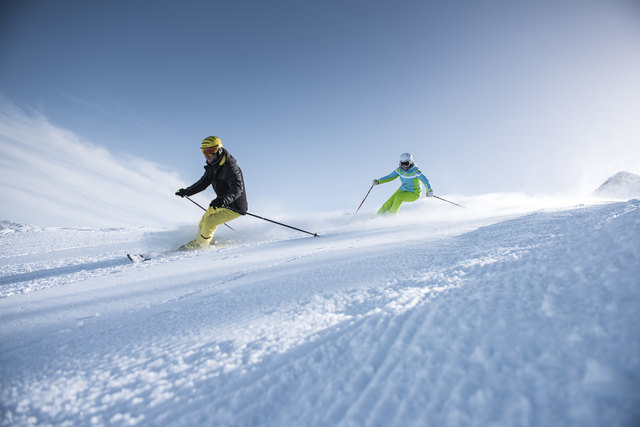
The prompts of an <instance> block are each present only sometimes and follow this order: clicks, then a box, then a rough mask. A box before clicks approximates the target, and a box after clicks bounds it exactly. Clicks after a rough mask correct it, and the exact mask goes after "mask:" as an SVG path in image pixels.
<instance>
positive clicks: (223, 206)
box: [176, 136, 248, 249]
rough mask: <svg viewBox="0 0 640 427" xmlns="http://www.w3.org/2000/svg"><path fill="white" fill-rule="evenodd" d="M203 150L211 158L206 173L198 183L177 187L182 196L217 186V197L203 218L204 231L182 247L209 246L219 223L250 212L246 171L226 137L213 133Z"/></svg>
mask: <svg viewBox="0 0 640 427" xmlns="http://www.w3.org/2000/svg"><path fill="white" fill-rule="evenodd" d="M200 150H202V154H204V156H205V158H206V159H207V164H206V166H205V167H204V175H202V178H200V179H199V180H198V181H197V182H196V183H194V184H193V185H191V186H190V187H187V188H181V189H179V190H178V191H176V195H177V196H180V197H185V196H191V195H193V194H196V193H199V192H201V191H203V190H205V189H206V188H207V187H208V186H209V185H211V186H213V190H214V191H215V192H216V198H215V199H213V200H212V201H211V203H210V204H209V209H207V211H206V212H205V213H204V215H203V216H202V219H201V220H200V225H199V227H200V232H199V233H198V236H197V237H196V238H195V239H193V240H192V241H190V242H188V243H186V244H185V245H184V246H182V247H180V249H200V248H205V247H207V246H209V244H211V242H212V241H213V234H214V233H215V232H216V229H217V228H218V226H220V225H222V224H224V223H225V222H229V221H231V220H233V219H236V218H238V217H239V216H240V215H244V214H245V213H246V212H247V209H248V206H247V195H246V192H245V188H244V178H243V177H242V171H241V170H240V167H239V166H238V164H237V163H236V159H234V158H233V156H232V155H231V154H229V153H228V152H227V150H225V149H224V148H223V147H222V140H220V138H218V137H217V136H209V137H207V138H205V139H203V140H202V144H201V145H200Z"/></svg>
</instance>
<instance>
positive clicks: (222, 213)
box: [184, 207, 240, 249]
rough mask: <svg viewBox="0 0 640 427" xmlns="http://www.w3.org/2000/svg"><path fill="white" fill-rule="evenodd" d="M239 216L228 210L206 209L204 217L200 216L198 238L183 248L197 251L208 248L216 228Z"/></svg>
mask: <svg viewBox="0 0 640 427" xmlns="http://www.w3.org/2000/svg"><path fill="white" fill-rule="evenodd" d="M239 216H240V214H239V213H237V212H234V211H232V210H230V209H225V208H212V207H210V208H209V209H207V211H206V212H205V213H204V215H202V219H201V220H200V224H199V225H198V226H199V228H200V232H199V233H198V236H197V237H196V238H195V239H194V240H192V241H190V242H189V243H187V244H185V245H184V248H185V249H198V248H204V247H207V246H209V244H210V243H211V241H212V240H213V235H214V233H215V232H216V229H217V228H218V226H220V225H222V224H224V223H225V222H229V221H231V220H233V219H236V218H237V217H239Z"/></svg>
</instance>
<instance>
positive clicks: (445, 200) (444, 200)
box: [433, 194, 469, 209]
mask: <svg viewBox="0 0 640 427" xmlns="http://www.w3.org/2000/svg"><path fill="white" fill-rule="evenodd" d="M433 197H435V198H436V199H440V200H442V201H443V202H447V203H451V204H452V205H456V206H458V207H461V208H462V209H469V208H465V207H464V206H462V205H459V204H457V203H453V202H450V201H449V200H447V199H443V198H442V197H438V196H436V195H435V194H434V195H433Z"/></svg>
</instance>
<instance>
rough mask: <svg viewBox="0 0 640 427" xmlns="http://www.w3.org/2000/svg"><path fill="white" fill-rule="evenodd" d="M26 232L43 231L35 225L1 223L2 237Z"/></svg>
mask: <svg viewBox="0 0 640 427" xmlns="http://www.w3.org/2000/svg"><path fill="white" fill-rule="evenodd" d="M25 231H42V229H41V228H40V227H38V226H35V225H27V224H18V223H17V222H13V221H7V220H2V221H0V235H3V234H9V233H15V232H25Z"/></svg>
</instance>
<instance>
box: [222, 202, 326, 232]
mask: <svg viewBox="0 0 640 427" xmlns="http://www.w3.org/2000/svg"><path fill="white" fill-rule="evenodd" d="M227 209H230V210H232V211H234V212H237V213H239V214H240V215H249V216H252V217H254V218H258V219H261V220H264V221H269V222H272V223H274V224H278V225H281V226H283V227H287V228H291V229H293V230H297V231H301V232H303V233H307V234H311V235H312V236H313V237H318V236H319V235H318V233H312V232H310V231H305V230H301V229H300V228H296V227H292V226H291V225H287V224H283V223H281V222H278V221H274V220H272V219H269V218H263V217H261V216H258V215H254V214H252V213H249V212H240V211H239V210H236V209H233V208H230V207H228V206H227Z"/></svg>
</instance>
